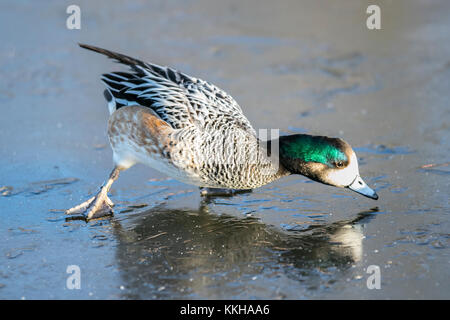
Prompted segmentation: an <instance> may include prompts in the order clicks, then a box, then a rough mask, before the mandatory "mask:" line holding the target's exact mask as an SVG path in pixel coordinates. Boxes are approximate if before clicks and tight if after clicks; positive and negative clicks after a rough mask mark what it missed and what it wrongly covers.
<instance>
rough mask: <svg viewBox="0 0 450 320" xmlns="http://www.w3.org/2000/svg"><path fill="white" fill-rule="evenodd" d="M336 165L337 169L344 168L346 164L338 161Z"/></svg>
mask: <svg viewBox="0 0 450 320" xmlns="http://www.w3.org/2000/svg"><path fill="white" fill-rule="evenodd" d="M335 165H336V168H342V167H343V166H344V163H343V162H342V161H336V163H335Z"/></svg>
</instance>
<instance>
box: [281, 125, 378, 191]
mask: <svg viewBox="0 0 450 320" xmlns="http://www.w3.org/2000/svg"><path fill="white" fill-rule="evenodd" d="M279 143H280V161H281V164H282V165H283V166H284V167H285V168H286V169H287V170H289V171H290V172H291V173H293V174H301V175H304V176H306V177H308V178H310V179H312V180H315V181H318V182H321V183H324V184H328V185H332V186H335V187H340V188H349V189H351V190H353V191H355V192H358V193H360V194H362V195H364V196H366V197H369V198H372V199H375V200H377V199H378V195H377V194H376V192H375V191H374V190H372V189H371V188H369V186H367V184H366V183H365V182H364V181H363V180H362V179H361V177H360V175H359V169H358V159H357V158H356V154H355V152H354V151H353V149H352V148H351V147H350V145H349V144H348V143H347V142H345V141H344V140H342V139H339V138H329V137H322V136H310V135H306V134H295V135H291V136H282V137H280V141H279Z"/></svg>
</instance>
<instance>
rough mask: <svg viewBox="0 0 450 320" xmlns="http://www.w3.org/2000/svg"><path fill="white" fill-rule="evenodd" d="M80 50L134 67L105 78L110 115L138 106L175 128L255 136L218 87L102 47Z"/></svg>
mask: <svg viewBox="0 0 450 320" xmlns="http://www.w3.org/2000/svg"><path fill="white" fill-rule="evenodd" d="M80 47H82V48H85V49H88V50H92V51H95V52H98V53H101V54H104V55H106V56H107V57H109V58H111V59H115V60H116V61H117V62H119V63H122V64H125V65H127V66H129V67H130V68H131V72H111V73H106V74H103V75H102V78H101V79H102V81H103V83H104V84H105V85H106V90H105V92H104V95H105V98H106V100H107V101H108V108H109V112H110V113H113V112H114V111H115V110H117V109H119V108H122V107H124V106H129V105H136V104H139V105H142V106H145V107H148V108H151V109H152V110H153V111H154V112H155V113H156V114H157V115H158V116H159V117H160V118H161V119H162V120H164V121H166V122H167V123H168V124H169V125H171V126H172V127H173V128H174V129H180V128H183V127H185V126H188V125H196V126H197V127H200V128H205V127H206V126H212V127H215V128H220V127H227V128H230V127H234V126H238V127H239V128H240V129H244V130H247V131H249V132H252V133H253V134H255V135H256V133H255V130H254V129H253V127H252V126H251V124H250V122H249V121H248V119H247V118H246V117H245V116H244V114H243V113H242V110H241V108H240V107H239V105H238V104H237V103H236V101H235V100H234V99H233V98H232V97H231V96H230V95H228V94H227V93H226V92H225V91H223V90H221V89H220V88H218V87H216V86H215V85H213V84H211V83H208V82H207V81H204V80H201V79H198V78H195V77H191V76H188V75H186V74H184V73H182V72H179V71H177V70H175V69H172V68H169V67H161V66H159V65H156V64H152V63H146V62H143V61H141V60H138V59H135V58H132V57H129V56H126V55H123V54H120V53H116V52H112V51H109V50H106V49H102V48H99V47H95V46H91V45H86V44H80Z"/></svg>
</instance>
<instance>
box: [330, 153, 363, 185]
mask: <svg viewBox="0 0 450 320" xmlns="http://www.w3.org/2000/svg"><path fill="white" fill-rule="evenodd" d="M357 176H359V169H358V159H357V158H356V154H355V153H354V152H353V150H352V151H351V156H350V159H349V164H348V166H347V167H346V168H344V169H334V170H329V172H328V174H327V182H328V183H330V184H332V185H334V186H336V187H342V188H344V187H348V186H349V185H350V184H351V183H352V182H353V181H354V180H355V178H356V177H357Z"/></svg>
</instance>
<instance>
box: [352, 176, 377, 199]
mask: <svg viewBox="0 0 450 320" xmlns="http://www.w3.org/2000/svg"><path fill="white" fill-rule="evenodd" d="M348 188H349V189H351V190H353V191H355V192H358V193H360V194H362V195H363V196H366V197H368V198H371V199H374V200H378V195H377V193H376V192H375V191H373V190H372V189H371V188H369V186H368V185H367V184H366V183H365V182H364V180H363V179H361V177H360V176H356V178H355V180H353V182H352V183H351V184H350V185H349V186H348Z"/></svg>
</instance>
